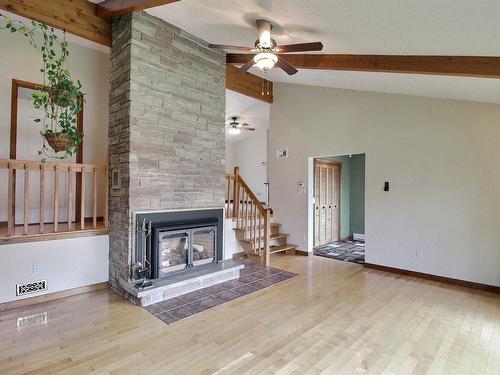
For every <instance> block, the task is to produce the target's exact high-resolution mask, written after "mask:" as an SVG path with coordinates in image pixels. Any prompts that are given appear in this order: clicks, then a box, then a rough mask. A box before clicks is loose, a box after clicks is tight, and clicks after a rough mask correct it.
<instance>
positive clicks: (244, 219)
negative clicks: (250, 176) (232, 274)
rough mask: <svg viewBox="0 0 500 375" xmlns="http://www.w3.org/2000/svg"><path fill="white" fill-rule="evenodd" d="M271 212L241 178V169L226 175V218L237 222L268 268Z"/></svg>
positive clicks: (252, 247)
mask: <svg viewBox="0 0 500 375" xmlns="http://www.w3.org/2000/svg"><path fill="white" fill-rule="evenodd" d="M271 212H272V210H271V209H270V208H265V207H264V206H263V205H262V203H261V202H260V201H259V200H258V199H257V197H256V196H255V194H254V193H253V192H252V190H251V189H250V188H249V187H248V185H247V184H246V182H245V181H244V180H243V178H242V177H241V176H240V169H239V167H235V168H234V174H226V218H233V219H234V220H235V221H236V229H238V230H241V231H242V232H243V233H244V240H245V241H247V242H249V243H250V245H251V251H252V253H253V254H255V255H258V256H260V257H263V260H264V265H265V266H266V267H267V266H269V255H270V236H271Z"/></svg>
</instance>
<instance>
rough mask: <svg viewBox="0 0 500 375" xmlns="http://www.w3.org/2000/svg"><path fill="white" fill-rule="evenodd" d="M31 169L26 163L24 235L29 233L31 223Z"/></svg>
mask: <svg viewBox="0 0 500 375" xmlns="http://www.w3.org/2000/svg"><path fill="white" fill-rule="evenodd" d="M29 188H30V170H29V168H28V167H27V165H26V164H25V165H24V207H23V209H24V213H23V216H24V217H23V221H24V235H25V236H26V235H27V234H28V223H29V214H30V194H29Z"/></svg>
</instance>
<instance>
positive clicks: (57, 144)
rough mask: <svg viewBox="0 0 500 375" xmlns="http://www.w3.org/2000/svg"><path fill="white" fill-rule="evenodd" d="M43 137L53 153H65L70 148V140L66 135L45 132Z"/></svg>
mask: <svg viewBox="0 0 500 375" xmlns="http://www.w3.org/2000/svg"><path fill="white" fill-rule="evenodd" d="M43 136H44V138H45V139H46V140H47V143H48V144H49V145H50V147H52V148H53V149H54V151H55V152H61V151H66V150H67V149H68V148H69V147H70V146H71V138H70V136H69V135H68V134H66V133H61V132H56V133H53V132H51V131H47V132H46V133H45V134H44V135H43Z"/></svg>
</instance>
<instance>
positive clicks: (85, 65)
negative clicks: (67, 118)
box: [0, 31, 109, 222]
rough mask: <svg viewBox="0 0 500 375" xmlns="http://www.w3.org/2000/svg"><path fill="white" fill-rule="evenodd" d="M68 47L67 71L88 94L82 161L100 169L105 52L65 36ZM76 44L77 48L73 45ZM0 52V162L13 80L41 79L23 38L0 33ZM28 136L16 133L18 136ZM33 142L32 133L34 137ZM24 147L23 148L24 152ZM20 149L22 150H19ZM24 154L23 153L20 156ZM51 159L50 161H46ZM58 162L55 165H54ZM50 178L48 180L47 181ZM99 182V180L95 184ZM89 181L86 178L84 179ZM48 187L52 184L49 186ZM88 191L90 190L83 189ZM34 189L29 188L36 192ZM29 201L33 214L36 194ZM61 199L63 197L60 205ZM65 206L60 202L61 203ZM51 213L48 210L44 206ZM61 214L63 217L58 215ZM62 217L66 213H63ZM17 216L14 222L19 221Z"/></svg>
mask: <svg viewBox="0 0 500 375" xmlns="http://www.w3.org/2000/svg"><path fill="white" fill-rule="evenodd" d="M68 39H69V40H70V42H69V51H70V55H69V60H68V68H69V69H70V71H71V75H72V77H73V79H79V80H80V81H81V83H82V85H83V89H82V91H83V92H84V93H85V94H86V96H85V103H84V111H83V132H84V137H83V161H84V163H92V164H104V163H105V161H106V157H107V150H108V136H107V130H108V112H109V109H108V94H109V53H107V52H106V51H103V48H102V47H99V48H98V47H96V48H93V47H92V46H91V44H90V43H86V44H88V45H89V46H83V45H81V44H79V43H80V40H79V39H78V38H77V37H73V36H68ZM77 41H78V43H77ZM0 49H1V50H2V60H1V61H0V158H3V159H8V158H9V142H10V112H11V88H12V79H19V80H23V81H28V82H34V83H41V82H42V76H41V74H40V64H41V60H40V56H39V53H38V52H37V51H36V50H35V49H34V48H33V47H31V46H30V45H28V43H27V42H26V40H25V38H24V37H23V36H22V35H18V34H11V33H8V32H6V31H1V33H0ZM22 94H23V96H22V97H21V98H20V99H21V100H20V104H22V108H24V107H26V106H27V105H29V95H26V93H24V92H23V93H22ZM19 126H33V127H36V126H37V125H35V124H34V123H32V122H29V121H26V120H25V119H22V118H20V119H18V127H19ZM22 134H29V132H24V131H19V133H18V137H19V136H21V135H22ZM35 137H36V134H35ZM24 143H26V141H25V140H22V139H18V144H24ZM41 145H42V138H41V136H39V135H38V139H37V140H35V141H30V147H32V148H34V150H32V151H33V152H32V153H31V156H30V160H33V159H38V160H39V159H40V157H39V156H38V157H33V155H36V156H37V151H38V149H41ZM24 148H25V147H24ZM22 149H23V147H20V150H22ZM20 153H22V151H20ZM23 157H24V158H25V157H26V156H25V155H21V154H19V155H18V159H21V158H23ZM49 160H50V159H49ZM51 161H52V160H51ZM54 161H57V160H54ZM48 177H51V176H48ZM18 180H20V181H18V182H19V184H18V185H19V186H18V188H19V189H22V181H21V180H22V177H21V176H18ZM99 180H101V179H99ZM32 181H38V180H37V175H36V172H33V178H32ZM87 181H88V182H90V175H89V176H87ZM49 182H50V181H49ZM46 185H47V192H46V193H47V194H46V195H47V196H48V195H50V189H51V186H50V184H46ZM6 186H7V172H6V171H5V170H4V171H0V221H5V220H6V205H7V193H6V192H7V190H6ZM87 186H89V185H87ZM34 188H35V186H34V185H33V186H32V189H34ZM103 188H104V185H103V184H102V183H101V181H100V183H99V186H98V194H99V198H100V199H101V200H102V199H103V197H104V189H103ZM34 193H35V194H34V195H32V196H31V197H30V198H31V199H30V201H31V203H32V205H31V206H32V207H31V208H32V210H33V211H34V212H37V206H36V204H37V203H38V195H39V194H36V192H34ZM91 197H92V191H91V189H87V192H86V202H87V205H86V211H87V212H90V211H91V208H92V201H91ZM63 199H64V197H61V201H62V200H63ZM61 204H62V205H63V203H62V202H61ZM46 206H47V210H50V207H51V205H48V204H47V205H46ZM102 212H103V210H102V205H101V204H99V205H98V215H102ZM61 213H63V212H61ZM51 215H52V212H49V211H47V212H46V217H47V218H50V217H51ZM64 215H65V213H64ZM18 216H19V215H16V221H17V222H19V220H21V219H22V217H18Z"/></svg>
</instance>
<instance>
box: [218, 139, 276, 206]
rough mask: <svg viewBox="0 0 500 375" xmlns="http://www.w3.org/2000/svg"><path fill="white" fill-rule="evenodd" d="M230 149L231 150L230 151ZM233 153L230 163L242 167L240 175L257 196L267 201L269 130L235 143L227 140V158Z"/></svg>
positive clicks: (228, 162) (228, 161)
mask: <svg viewBox="0 0 500 375" xmlns="http://www.w3.org/2000/svg"><path fill="white" fill-rule="evenodd" d="M228 150H229V151H228ZM231 154H232V160H231V159H227V161H226V170H227V169H228V165H233V166H238V167H240V175H241V177H243V179H244V180H245V182H246V183H247V184H248V186H249V187H250V189H252V191H253V192H254V194H255V195H256V196H257V198H258V199H259V200H260V201H262V202H265V201H266V185H264V184H265V183H266V182H267V130H260V131H256V132H255V133H254V134H252V135H250V136H247V137H245V138H243V139H242V140H240V141H238V142H234V143H229V142H226V158H228V156H230V155H231Z"/></svg>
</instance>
